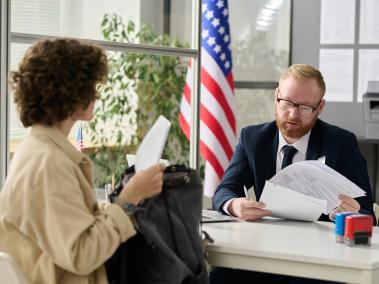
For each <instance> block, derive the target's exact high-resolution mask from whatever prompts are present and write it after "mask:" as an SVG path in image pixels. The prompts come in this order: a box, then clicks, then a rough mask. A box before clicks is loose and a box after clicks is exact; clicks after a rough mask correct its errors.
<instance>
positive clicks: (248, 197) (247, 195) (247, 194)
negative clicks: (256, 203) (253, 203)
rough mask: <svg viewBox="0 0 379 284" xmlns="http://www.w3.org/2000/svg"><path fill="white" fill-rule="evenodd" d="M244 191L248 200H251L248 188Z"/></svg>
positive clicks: (244, 187) (244, 188)
mask: <svg viewBox="0 0 379 284" xmlns="http://www.w3.org/2000/svg"><path fill="white" fill-rule="evenodd" d="M243 191H244V192H245V196H246V199H247V200H250V196H249V192H248V191H247V188H246V186H243Z"/></svg>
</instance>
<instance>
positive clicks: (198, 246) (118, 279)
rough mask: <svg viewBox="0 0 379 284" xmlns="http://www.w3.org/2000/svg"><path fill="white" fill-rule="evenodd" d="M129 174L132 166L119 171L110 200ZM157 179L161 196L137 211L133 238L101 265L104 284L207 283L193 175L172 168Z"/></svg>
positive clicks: (198, 184) (199, 200) (198, 186)
mask: <svg viewBox="0 0 379 284" xmlns="http://www.w3.org/2000/svg"><path fill="white" fill-rule="evenodd" d="M133 174H134V167H130V168H127V169H126V170H125V171H124V172H123V174H122V176H121V179H120V181H119V182H118V183H117V186H116V189H115V191H114V192H113V193H112V194H111V196H110V198H111V201H112V200H114V199H115V197H117V195H118V194H119V193H120V191H121V190H122V182H121V181H122V180H123V179H124V177H125V176H127V177H128V176H129V177H131V176H132V175H133ZM163 179H164V183H163V189H162V193H161V194H160V195H158V196H155V197H153V198H149V199H146V200H145V201H144V202H143V203H142V204H141V205H139V206H138V208H137V211H136V213H135V220H136V223H137V225H138V229H137V231H138V233H137V235H136V236H134V237H133V238H131V239H129V240H128V241H127V242H125V243H123V244H121V246H120V247H119V248H118V250H117V251H116V252H115V254H114V255H113V256H112V257H111V258H110V259H109V260H108V261H107V262H106V269H107V276H108V281H109V283H110V284H122V283H128V284H130V283H138V284H144V283H146V284H147V283H149V284H151V283H162V284H163V283H164V284H171V283H172V284H180V283H186V284H187V283H188V284H205V283H208V275H207V271H206V267H205V263H204V255H203V248H202V240H201V237H200V227H199V225H200V220H201V207H202V185H201V181H200V178H199V176H198V173H197V172H196V171H195V170H192V169H189V168H187V167H185V166H182V165H172V166H169V167H167V168H166V169H165V171H164V178H163Z"/></svg>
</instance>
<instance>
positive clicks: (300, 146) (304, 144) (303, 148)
mask: <svg viewBox="0 0 379 284" xmlns="http://www.w3.org/2000/svg"><path fill="white" fill-rule="evenodd" d="M311 131H312V130H309V131H308V133H307V134H305V135H304V136H302V137H301V138H300V139H299V140H297V141H296V142H295V143H294V144H288V143H287V141H286V139H284V137H283V134H282V132H281V131H280V130H279V145H278V151H280V150H281V149H282V148H283V146H285V145H291V146H293V147H295V148H296V150H297V151H298V152H300V153H302V154H304V155H305V154H306V153H307V149H308V142H309V136H310V135H311Z"/></svg>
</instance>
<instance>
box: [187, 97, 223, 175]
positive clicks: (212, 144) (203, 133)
mask: <svg viewBox="0 0 379 284" xmlns="http://www.w3.org/2000/svg"><path fill="white" fill-rule="evenodd" d="M190 113H191V111H190V105H189V104H188V103H187V102H186V101H185V100H182V105H181V115H182V116H181V119H182V118H183V122H181V123H182V125H183V126H182V129H183V132H184V133H185V134H186V133H187V134H186V136H187V135H188V136H187V138H188V139H189V135H190V127H189V125H190V123H189V121H190ZM200 141H202V142H203V143H204V144H205V145H207V148H208V149H210V150H211V151H213V154H214V155H216V156H217V157H218V160H219V163H220V165H222V168H223V169H224V170H225V169H226V167H227V166H228V164H229V160H230V158H228V156H227V154H226V153H225V150H224V148H223V147H222V145H221V144H220V141H219V140H218V139H217V136H215V134H214V133H213V132H212V131H211V130H210V129H209V127H208V125H207V124H205V123H204V121H203V119H201V120H200Z"/></svg>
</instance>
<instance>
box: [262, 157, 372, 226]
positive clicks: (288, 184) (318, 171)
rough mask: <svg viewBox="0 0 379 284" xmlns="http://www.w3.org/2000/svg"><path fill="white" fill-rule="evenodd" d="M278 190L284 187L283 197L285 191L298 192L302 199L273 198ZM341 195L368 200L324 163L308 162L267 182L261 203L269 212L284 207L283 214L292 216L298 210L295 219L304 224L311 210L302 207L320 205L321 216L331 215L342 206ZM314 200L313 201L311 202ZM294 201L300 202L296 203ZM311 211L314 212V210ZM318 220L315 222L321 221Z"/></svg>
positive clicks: (288, 196)
mask: <svg viewBox="0 0 379 284" xmlns="http://www.w3.org/2000/svg"><path fill="white" fill-rule="evenodd" d="M277 186H280V187H279V188H280V189H279V190H281V192H280V194H282V193H283V188H285V189H287V190H290V191H294V192H296V193H297V194H299V195H297V196H296V197H294V195H293V194H292V193H291V195H290V194H282V195H280V197H279V196H278V195H276V194H272V195H270V193H271V191H272V190H276V189H277V188H278V187H277ZM266 188H268V191H269V192H268V194H265V191H266ZM339 194H345V195H348V196H351V197H353V198H356V197H359V196H364V195H365V192H364V191H363V190H362V189H360V188H359V187H358V186H357V185H355V184H354V183H353V182H351V181H350V180H349V179H347V178H346V177H344V176H343V175H341V174H340V173H338V172H336V171H335V170H333V169H332V168H330V167H328V166H327V165H325V164H323V163H322V162H319V161H310V160H308V161H301V162H297V163H293V164H292V165H290V166H288V167H286V168H284V169H283V170H281V171H280V172H278V173H277V174H276V175H275V176H273V177H272V178H271V179H270V181H267V182H266V185H265V188H264V190H263V193H262V197H264V199H262V197H261V199H260V200H261V201H263V202H264V203H266V205H267V209H268V210H271V211H273V212H276V210H277V209H278V206H279V205H280V206H281V207H280V208H279V209H280V210H281V211H280V212H282V211H283V210H284V213H285V214H287V213H288V212H290V211H292V210H295V211H297V213H296V214H295V215H296V216H297V217H296V218H291V219H299V220H303V219H302V216H303V215H304V216H306V214H307V213H306V211H308V210H309V209H308V208H303V207H304V206H303V205H302V203H309V201H310V200H311V201H312V202H314V203H315V204H316V203H317V204H320V207H319V210H320V215H321V212H322V213H324V214H329V213H330V212H331V211H332V210H333V209H334V208H336V207H337V206H338V205H339V204H340V202H341V201H340V200H339V198H338V195H339ZM310 197H312V198H313V199H310ZM294 198H296V201H294ZM316 199H318V200H319V201H317V200H316ZM322 201H325V202H326V206H324V205H325V204H324V203H323V202H322ZM278 203H280V204H278ZM286 204H287V206H286ZM310 208H312V210H313V207H312V206H311V207H310ZM280 214H282V213H280ZM291 214H292V213H291ZM273 216H274V217H284V216H276V215H273ZM291 216H292V215H291ZM318 217H319V216H317V218H318ZM317 218H316V219H315V220H317ZM309 221H311V220H309Z"/></svg>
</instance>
